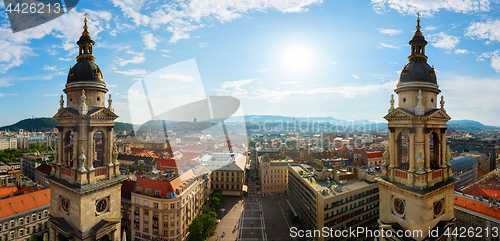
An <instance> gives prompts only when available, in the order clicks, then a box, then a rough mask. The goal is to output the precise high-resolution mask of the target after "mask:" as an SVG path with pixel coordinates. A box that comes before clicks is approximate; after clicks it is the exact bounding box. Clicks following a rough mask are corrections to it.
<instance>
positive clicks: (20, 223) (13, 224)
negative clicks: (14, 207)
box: [0, 210, 48, 230]
mask: <svg viewBox="0 0 500 241" xmlns="http://www.w3.org/2000/svg"><path fill="white" fill-rule="evenodd" d="M42 215H43V218H46V217H47V215H48V211H47V210H44V211H43V212H39V213H38V215H37V214H36V213H33V214H32V215H31V222H35V221H37V216H38V220H41V219H42ZM15 221H16V220H15V219H12V220H10V223H9V222H4V223H3V225H2V224H0V230H7V229H9V226H10V228H14V227H16V222H15ZM25 221H26V224H28V223H30V216H26V217H25V218H19V219H18V222H17V226H24V225H25Z"/></svg>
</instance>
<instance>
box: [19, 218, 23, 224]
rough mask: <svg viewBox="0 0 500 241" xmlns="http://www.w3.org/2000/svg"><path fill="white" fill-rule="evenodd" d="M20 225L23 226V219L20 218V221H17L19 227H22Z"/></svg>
mask: <svg viewBox="0 0 500 241" xmlns="http://www.w3.org/2000/svg"><path fill="white" fill-rule="evenodd" d="M22 225H24V224H23V218H20V219H19V226H22Z"/></svg>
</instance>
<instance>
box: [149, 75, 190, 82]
mask: <svg viewBox="0 0 500 241" xmlns="http://www.w3.org/2000/svg"><path fill="white" fill-rule="evenodd" d="M158 77H159V78H162V79H173V80H180V81H184V82H193V81H195V80H196V79H195V78H194V77H193V76H189V75H182V74H160V75H158Z"/></svg>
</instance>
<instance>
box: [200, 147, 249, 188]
mask: <svg viewBox="0 0 500 241" xmlns="http://www.w3.org/2000/svg"><path fill="white" fill-rule="evenodd" d="M226 155H227V157H226V159H227V158H229V160H226V161H218V160H214V161H211V160H209V161H199V162H198V163H200V164H203V165H205V166H207V167H208V168H209V169H210V170H213V171H212V174H211V188H212V190H213V191H214V192H220V193H222V195H225V196H226V195H227V196H240V195H241V194H242V192H243V191H244V184H245V172H246V162H247V158H246V156H244V155H241V154H235V153H227V154H226ZM219 156H220V155H219Z"/></svg>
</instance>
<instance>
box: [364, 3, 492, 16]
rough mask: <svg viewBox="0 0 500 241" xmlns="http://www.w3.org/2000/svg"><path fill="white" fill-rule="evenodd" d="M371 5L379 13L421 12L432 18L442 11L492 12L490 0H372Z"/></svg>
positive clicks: (412, 13) (411, 13)
mask: <svg viewBox="0 0 500 241" xmlns="http://www.w3.org/2000/svg"><path fill="white" fill-rule="evenodd" d="M371 3H372V5H373V9H374V10H375V12H377V13H383V12H387V11H388V10H390V9H392V10H396V11H398V12H400V13H403V14H410V15H414V14H415V13H416V12H420V13H421V14H422V15H423V16H431V15H432V14H433V13H435V12H439V11H441V10H445V11H453V12H458V13H471V12H488V11H490V2H489V1H488V0H419V1H413V0H371Z"/></svg>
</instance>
